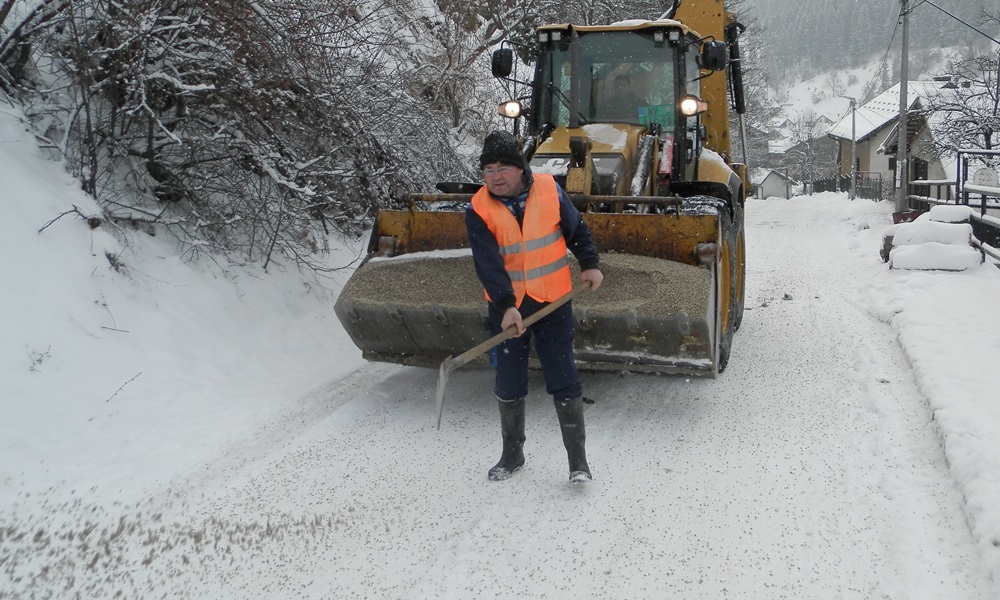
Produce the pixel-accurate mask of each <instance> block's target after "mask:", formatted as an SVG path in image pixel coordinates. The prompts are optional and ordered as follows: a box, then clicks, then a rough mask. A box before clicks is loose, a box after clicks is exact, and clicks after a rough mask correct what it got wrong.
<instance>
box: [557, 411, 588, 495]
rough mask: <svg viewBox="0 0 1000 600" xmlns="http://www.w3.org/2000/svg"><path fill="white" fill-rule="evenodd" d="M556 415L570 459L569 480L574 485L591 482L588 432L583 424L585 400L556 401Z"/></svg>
mask: <svg viewBox="0 0 1000 600" xmlns="http://www.w3.org/2000/svg"><path fill="white" fill-rule="evenodd" d="M555 404H556V414H557V415H559V428H560V429H561V430H562V438H563V445H564V446H566V457H567V458H568V459H569V480H570V481H572V482H573V483H579V482H581V481H591V480H593V479H594V478H593V477H592V476H591V475H590V466H588V465H587V450H586V448H585V446H586V442H587V431H586V428H585V427H584V424H583V398H567V399H565V400H556V401H555Z"/></svg>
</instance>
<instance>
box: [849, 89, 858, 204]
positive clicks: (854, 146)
mask: <svg viewBox="0 0 1000 600" xmlns="http://www.w3.org/2000/svg"><path fill="white" fill-rule="evenodd" d="M850 100H851V200H854V199H855V198H857V181H858V167H857V164H858V159H857V156H858V134H857V116H856V115H857V106H856V105H855V102H854V98H851V99H850Z"/></svg>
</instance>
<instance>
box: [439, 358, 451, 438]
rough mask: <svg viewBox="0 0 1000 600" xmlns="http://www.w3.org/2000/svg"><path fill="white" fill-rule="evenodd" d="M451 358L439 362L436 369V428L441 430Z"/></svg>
mask: <svg viewBox="0 0 1000 600" xmlns="http://www.w3.org/2000/svg"><path fill="white" fill-rule="evenodd" d="M451 360H452V359H451V357H450V356H449V357H448V358H446V359H444V360H443V361H441V367H440V368H439V369H438V383H437V397H436V402H437V404H436V407H437V415H438V419H437V428H438V429H441V415H442V414H443V413H444V388H445V386H446V385H448V373H450V372H451Z"/></svg>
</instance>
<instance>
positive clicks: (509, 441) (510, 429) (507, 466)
mask: <svg viewBox="0 0 1000 600" xmlns="http://www.w3.org/2000/svg"><path fill="white" fill-rule="evenodd" d="M498 404H499V405H500V427H501V430H502V432H503V454H501V455H500V462H498V463H497V464H496V465H494V466H493V468H492V469H490V471H489V473H487V477H489V478H490V481H503V480H504V479H509V478H510V476H511V475H513V474H514V471H517V470H518V469H520V468H521V467H523V466H524V398H518V399H517V400H510V401H504V400H499V401H498Z"/></svg>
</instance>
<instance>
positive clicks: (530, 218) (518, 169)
mask: <svg viewBox="0 0 1000 600" xmlns="http://www.w3.org/2000/svg"><path fill="white" fill-rule="evenodd" d="M479 163H480V168H481V169H482V171H483V177H484V179H485V181H486V185H485V186H484V187H482V188H480V189H479V191H478V192H476V194H475V195H474V196H473V198H472V202H470V203H469V206H468V208H467V209H466V212H465V223H466V228H467V229H468V233H469V242H470V245H471V247H472V256H473V260H474V262H475V266H476V275H477V276H478V277H479V280H480V282H481V283H482V285H483V290H484V292H485V295H486V299H487V301H488V303H489V318H488V321H489V327H490V333H492V334H497V333H499V332H501V331H503V330H505V329H507V328H509V327H514V328H516V330H517V335H516V336H515V337H512V338H509V339H508V340H506V341H504V342H502V343H501V344H500V345H498V346H497V347H496V348H494V349H493V351H492V354H491V360H492V362H493V365H494V367H495V369H496V382H495V386H494V393H495V394H496V397H497V400H498V404H499V406H500V425H501V433H502V438H503V453H502V455H501V457H500V461H499V462H498V463H497V464H496V465H495V466H493V467H492V468H491V469H490V470H489V472H488V477H489V479H491V480H493V481H501V480H504V479H508V478H509V477H510V476H511V475H512V474H513V473H514V472H515V471H517V470H518V469H520V468H521V467H522V466H523V465H524V450H523V447H524V441H525V434H524V413H525V406H524V403H525V396H527V394H528V356H529V354H530V352H531V340H532V338H534V342H535V344H534V345H535V353H536V354H537V356H538V360H539V362H540V363H541V367H542V374H543V376H544V379H545V388H546V391H547V392H548V393H549V394H550V395H552V397H553V401H554V402H555V406H556V414H557V415H558V417H559V425H560V428H561V430H562V438H563V444H564V445H565V447H566V454H567V458H568V459H569V471H570V481H573V482H581V481H590V480H591V479H593V477H592V476H591V473H590V467H589V465H588V464H587V454H586V449H585V442H586V431H585V428H584V420H583V387H582V385H581V384H580V378H579V376H578V374H577V371H576V364H575V362H574V359H573V309H572V303H571V302H567V303H566V304H564V305H563V306H561V307H559V308H558V309H556V310H555V311H554V312H552V314H549V315H547V316H546V317H544V318H542V319H540V320H539V321H538V322H536V323H535V324H533V325H531V326H530V327H528V328H525V327H524V324H523V320H524V318H526V317H528V316H529V315H531V314H532V313H534V312H536V311H538V310H540V309H541V308H543V307H544V306H546V305H547V304H549V303H551V302H553V301H555V300H558V299H559V298H560V297H562V296H564V295H565V294H567V293H569V292H570V291H571V290H572V287H573V283H572V278H571V275H570V262H569V257H568V252H571V253H572V254H573V256H574V257H575V258H576V260H577V261H578V262H579V263H580V282H581V283H585V282H590V291H594V290H596V289H597V288H598V287H600V285H601V281H602V280H603V279H604V275H603V274H602V273H601V271H600V269H598V262H599V257H598V254H597V249H596V247H595V246H594V243H593V241H592V240H591V235H590V229H589V228H588V227H587V224H586V223H585V222H584V221H583V218H582V217H581V215H580V212H579V211H578V210H577V209H576V207H574V206H573V203H572V202H571V201H570V199H569V196H567V194H566V192H565V191H564V190H563V189H562V188H561V187H560V186H559V184H558V183H557V182H556V181H555V179H554V178H553V176H552V175H549V174H543V173H538V174H533V173H532V172H531V169H530V168H529V167H528V165H527V164H526V163H525V160H524V155H523V154H522V152H521V149H520V145H519V144H518V142H517V139H516V138H515V137H514V136H513V135H511V134H509V133H507V132H504V131H494V132H492V133H491V134H489V136H487V137H486V141H485V142H484V143H483V151H482V154H481V155H480V158H479Z"/></svg>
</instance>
